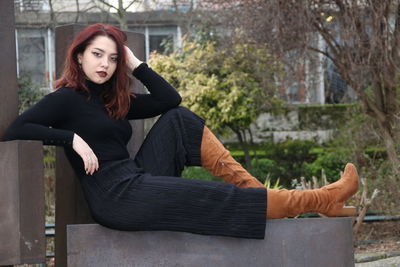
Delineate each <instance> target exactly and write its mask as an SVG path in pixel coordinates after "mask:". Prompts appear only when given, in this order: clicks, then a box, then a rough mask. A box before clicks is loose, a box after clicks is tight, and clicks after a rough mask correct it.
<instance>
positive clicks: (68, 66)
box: [55, 23, 133, 119]
mask: <svg viewBox="0 0 400 267" xmlns="http://www.w3.org/2000/svg"><path fill="white" fill-rule="evenodd" d="M97 36H107V37H109V38H111V39H112V40H113V41H114V42H115V44H116V45H117V53H118V57H117V68H116V70H115V72H114V74H113V75H112V76H111V78H110V80H109V81H107V83H109V88H108V89H107V91H106V93H105V94H104V96H103V98H104V103H105V105H104V106H105V108H106V110H107V112H108V114H109V115H110V116H112V117H114V118H116V119H123V118H124V117H125V115H126V114H127V113H128V110H129V105H130V96H131V95H132V94H133V93H132V92H131V91H130V87H131V85H132V78H131V77H130V76H129V74H128V67H127V64H126V58H127V55H126V52H125V47H124V45H125V43H126V39H127V37H126V34H125V33H124V32H122V31H121V30H120V29H118V28H117V27H114V26H111V25H107V24H102V23H97V24H93V25H90V26H88V27H86V28H85V29H83V30H82V31H81V32H80V33H79V34H78V35H77V36H76V37H75V39H74V40H73V41H72V43H71V45H70V46H69V48H68V51H67V57H66V59H65V65H64V71H63V74H62V76H61V78H60V79H58V80H57V81H56V82H55V88H56V89H59V88H61V87H64V86H66V87H72V88H74V89H75V90H77V91H80V92H85V93H88V94H89V88H88V87H87V86H86V78H85V74H84V72H83V71H82V69H81V68H80V67H79V62H78V54H80V53H83V52H84V51H85V49H86V47H87V46H88V45H89V44H90V43H91V42H92V41H93V39H94V38H96V37H97Z"/></svg>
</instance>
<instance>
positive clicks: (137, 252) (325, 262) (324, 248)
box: [67, 218, 354, 267]
mask: <svg viewBox="0 0 400 267" xmlns="http://www.w3.org/2000/svg"><path fill="white" fill-rule="evenodd" d="M67 242H68V249H67V252H68V266H70V267H74V266H96V267H101V266H138V267H139V266H185V267H186V266H201V267H206V266H210V267H211V266H212V267H214V266H218V267H223V266H229V267H231V266H235V267H236V266H246V267H247V266H263V267H265V266H274V267H275V266H288V267H290V266H296V267H301V266H307V267H312V266H318V267H321V266H323V267H329V266H332V267H334V266H338V267H346V266H354V254H353V242H352V229H351V218H309V219H279V220H267V227H266V235H265V239H264V240H254V239H240V238H231V237H220V236H203V235H196V234H190V233H181V232H168V231H159V232H156V231H148V232H147V231H143V232H123V231H116V230H110V229H107V228H105V227H102V226H100V225H97V224H86V225H68V227H67Z"/></svg>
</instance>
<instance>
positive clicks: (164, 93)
mask: <svg viewBox="0 0 400 267" xmlns="http://www.w3.org/2000/svg"><path fill="white" fill-rule="evenodd" d="M133 75H134V76H135V77H136V78H137V79H139V80H140V81H141V82H142V83H143V85H144V86H146V88H147V89H148V90H149V92H150V94H135V96H134V97H132V99H131V107H130V110H129V112H128V114H127V116H126V118H127V119H129V120H132V119H143V118H150V117H154V116H157V115H160V114H162V113H164V112H166V111H168V110H170V109H172V108H174V107H176V106H178V105H179V104H180V103H181V101H182V98H181V96H180V95H179V93H178V92H177V91H176V89H175V88H174V87H173V86H172V85H171V84H169V83H168V82H167V81H166V80H164V78H162V77H161V76H160V75H159V74H157V73H156V72H155V71H153V70H152V69H151V68H149V67H148V66H147V64H146V63H142V64H140V65H139V66H138V67H137V68H136V69H135V70H134V71H133Z"/></svg>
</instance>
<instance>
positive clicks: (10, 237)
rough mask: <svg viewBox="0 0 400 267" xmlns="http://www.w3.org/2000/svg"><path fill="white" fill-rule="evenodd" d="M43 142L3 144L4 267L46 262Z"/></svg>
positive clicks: (0, 211) (0, 213)
mask: <svg viewBox="0 0 400 267" xmlns="http://www.w3.org/2000/svg"><path fill="white" fill-rule="evenodd" d="M43 175H44V173H43V150H42V143H41V142H37V141H36V142H34V141H10V142H0V184H1V187H0V218H1V220H0V240H6V241H7V242H2V244H1V246H0V265H6V264H22V263H42V262H45V258H46V248H45V234H44V233H45V217H44V181H43Z"/></svg>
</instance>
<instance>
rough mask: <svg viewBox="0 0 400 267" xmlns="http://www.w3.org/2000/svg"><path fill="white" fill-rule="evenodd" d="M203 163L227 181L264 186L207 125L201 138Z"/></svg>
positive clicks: (241, 184) (251, 185)
mask: <svg viewBox="0 0 400 267" xmlns="http://www.w3.org/2000/svg"><path fill="white" fill-rule="evenodd" d="M201 164H202V166H203V167H204V168H205V169H207V170H209V171H211V173H212V174H213V175H214V176H218V177H221V178H223V179H224V181H225V182H227V183H231V184H234V185H236V186H238V187H264V185H263V184H262V183H261V182H260V181H258V180H257V179H256V178H254V177H253V176H252V175H251V174H250V173H248V172H247V171H246V170H245V169H244V168H243V167H242V165H240V163H238V162H237V161H236V160H235V159H234V158H233V157H232V156H231V155H230V153H229V151H228V150H227V149H226V148H225V147H224V146H223V145H222V144H221V142H220V141H219V140H218V138H217V137H216V136H215V135H214V134H213V133H212V132H211V131H210V129H208V128H207V127H206V126H204V130H203V138H202V140H201Z"/></svg>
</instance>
